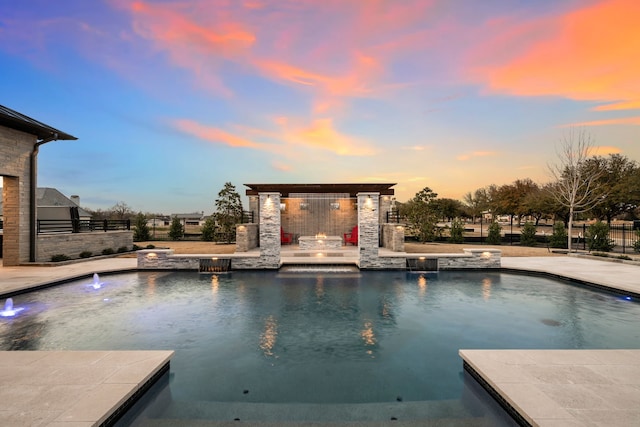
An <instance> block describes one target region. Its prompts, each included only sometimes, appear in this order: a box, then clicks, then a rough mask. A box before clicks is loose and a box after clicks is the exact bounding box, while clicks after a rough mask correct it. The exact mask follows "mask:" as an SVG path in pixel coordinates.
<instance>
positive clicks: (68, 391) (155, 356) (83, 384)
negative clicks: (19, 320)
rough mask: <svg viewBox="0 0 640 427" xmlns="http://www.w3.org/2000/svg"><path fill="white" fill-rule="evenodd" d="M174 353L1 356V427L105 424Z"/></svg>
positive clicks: (18, 353) (19, 353) (22, 353)
mask: <svg viewBox="0 0 640 427" xmlns="http://www.w3.org/2000/svg"><path fill="white" fill-rule="evenodd" d="M171 356H173V351H2V352H0V379H1V381H2V387H1V388H0V402H1V403H0V425H3V426H50V427H84V426H99V425H103V424H106V425H109V424H110V421H115V420H113V418H112V417H114V416H117V414H118V411H120V410H121V408H123V406H125V407H126V404H127V402H128V401H130V399H132V398H134V397H135V396H136V395H138V394H140V393H144V392H145V391H146V389H147V388H148V387H149V386H150V385H151V384H152V383H153V382H155V380H156V379H157V378H158V377H159V376H160V375H162V373H164V372H166V371H168V369H169V360H170V359H171Z"/></svg>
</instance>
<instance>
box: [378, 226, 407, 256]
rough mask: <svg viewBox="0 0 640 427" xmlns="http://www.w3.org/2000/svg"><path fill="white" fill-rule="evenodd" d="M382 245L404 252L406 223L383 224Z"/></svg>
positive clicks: (394, 250) (391, 249)
mask: <svg viewBox="0 0 640 427" xmlns="http://www.w3.org/2000/svg"><path fill="white" fill-rule="evenodd" d="M382 247H383V248H385V249H389V250H390V251H393V252H404V225H401V224H382Z"/></svg>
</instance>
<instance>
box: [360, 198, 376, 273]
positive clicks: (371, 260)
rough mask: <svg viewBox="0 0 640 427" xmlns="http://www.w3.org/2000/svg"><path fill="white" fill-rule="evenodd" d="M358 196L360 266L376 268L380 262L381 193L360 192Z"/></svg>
mask: <svg viewBox="0 0 640 427" xmlns="http://www.w3.org/2000/svg"><path fill="white" fill-rule="evenodd" d="M357 197H358V252H359V253H360V268H363V269H367V268H374V267H375V266H376V265H377V264H378V263H377V260H378V247H379V242H380V228H379V225H380V223H379V205H380V193H358V194H357Z"/></svg>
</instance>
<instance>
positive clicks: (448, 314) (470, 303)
mask: <svg viewBox="0 0 640 427" xmlns="http://www.w3.org/2000/svg"><path fill="white" fill-rule="evenodd" d="M102 281H103V282H104V286H102V287H101V288H100V289H94V288H93V287H92V286H90V283H91V281H90V280H82V281H76V282H72V283H68V284H65V285H63V286H59V287H55V288H50V289H46V290H42V291H38V292H32V293H29V294H23V295H19V296H16V297H14V305H15V306H21V307H24V308H25V309H24V310H23V311H22V312H21V313H20V316H18V317H16V318H14V319H3V320H2V321H0V350H49V349H65V350H87V349H92V350H106V349H113V350H125V349H126V350H135V349H149V350H155V349H174V350H175V351H176V353H175V356H174V358H173V359H172V362H171V365H172V366H171V372H172V375H171V380H170V384H169V387H170V394H171V399H172V400H173V401H175V402H217V403H225V402H227V403H238V402H242V403H247V404H251V403H254V404H275V405H277V404H283V403H287V404H291V403H297V404H302V405H304V404H315V405H330V404H359V405H367V404H380V403H390V402H396V403H398V402H403V404H408V403H410V402H425V401H430V402H436V401H439V402H457V401H460V400H461V396H462V395H464V394H465V381H464V378H463V374H462V361H461V359H460V358H459V357H458V349H460V348H476V349H483V348H500V349H507V348H531V349H533V348H538V349H552V348H571V349H580V348H640V328H638V326H639V323H640V321H639V320H638V319H640V305H639V304H636V303H635V302H631V301H628V300H626V299H624V298H622V297H619V296H615V295H610V294H603V293H599V292H594V291H592V290H589V289H584V288H581V287H577V286H572V285H567V284H564V283H559V282H556V281H552V280H548V279H544V278H539V277H531V276H520V275H514V274H504V273H502V274H501V273H495V272H440V273H438V274H421V275H420V274H407V273H404V272H392V271H386V272H358V273H352V274H326V273H313V274H310V273H305V274H294V273H282V272H233V273H231V274H227V275H198V274H195V273H177V272H168V273H164V272H163V273H158V272H144V273H129V274H122V275H113V276H105V277H103V278H102Z"/></svg>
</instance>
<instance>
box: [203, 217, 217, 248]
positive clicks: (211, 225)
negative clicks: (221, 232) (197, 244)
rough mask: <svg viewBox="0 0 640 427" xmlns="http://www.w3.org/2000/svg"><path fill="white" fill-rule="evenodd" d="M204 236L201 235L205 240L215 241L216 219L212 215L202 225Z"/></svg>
mask: <svg viewBox="0 0 640 427" xmlns="http://www.w3.org/2000/svg"><path fill="white" fill-rule="evenodd" d="M200 231H201V232H202V236H201V237H200V238H201V239H202V240H204V241H205V242H213V239H214V238H215V235H216V221H215V219H213V218H212V217H209V218H207V220H206V221H205V222H204V224H203V225H202V227H200Z"/></svg>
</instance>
